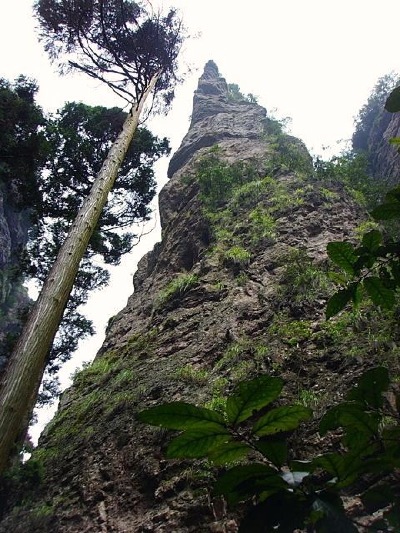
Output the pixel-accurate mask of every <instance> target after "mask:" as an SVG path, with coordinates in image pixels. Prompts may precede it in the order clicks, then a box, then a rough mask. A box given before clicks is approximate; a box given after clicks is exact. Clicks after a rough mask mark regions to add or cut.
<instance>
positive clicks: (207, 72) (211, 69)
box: [201, 59, 220, 79]
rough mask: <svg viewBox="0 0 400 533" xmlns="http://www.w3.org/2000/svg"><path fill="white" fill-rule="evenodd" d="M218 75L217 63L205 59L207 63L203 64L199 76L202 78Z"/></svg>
mask: <svg viewBox="0 0 400 533" xmlns="http://www.w3.org/2000/svg"><path fill="white" fill-rule="evenodd" d="M219 77H220V73H219V70H218V67H217V64H216V63H215V61H213V60H212V59H210V60H209V61H207V63H206V64H205V66H204V72H203V75H202V76H201V78H203V79H218V78H219Z"/></svg>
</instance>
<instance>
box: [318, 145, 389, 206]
mask: <svg viewBox="0 0 400 533" xmlns="http://www.w3.org/2000/svg"><path fill="white" fill-rule="evenodd" d="M368 165H369V163H368V158H367V156H366V155H365V154H364V153H357V152H353V151H348V152H343V154H342V155H340V156H334V157H333V158H332V159H330V160H329V161H324V160H322V159H320V158H316V159H315V160H314V172H315V175H316V177H317V178H318V179H319V180H321V181H323V182H325V181H326V182H334V183H335V182H337V183H341V184H343V185H344V186H345V188H346V191H347V192H348V193H349V194H350V195H351V196H352V197H353V198H354V200H355V201H356V202H357V203H358V204H360V205H362V206H368V207H373V206H374V205H376V202H377V201H378V200H379V198H380V196H381V194H382V190H383V188H384V187H383V186H382V184H381V183H379V182H377V180H376V179H374V178H372V177H371V176H370V173H369V169H368ZM323 190H326V189H323ZM331 199H332V196H331Z"/></svg>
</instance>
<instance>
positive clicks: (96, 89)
mask: <svg viewBox="0 0 400 533" xmlns="http://www.w3.org/2000/svg"><path fill="white" fill-rule="evenodd" d="M32 3H33V2H32V0H14V1H12V2H10V1H8V0H1V6H2V7H0V50H1V55H0V76H1V77H5V78H7V79H10V80H12V79H14V78H15V77H17V76H18V75H19V74H24V75H27V76H30V77H33V78H35V79H36V80H37V81H38V83H39V85H40V92H39V95H38V102H39V104H40V105H41V106H42V107H43V108H44V110H45V111H54V110H56V109H57V108H60V107H61V106H62V105H63V103H64V102H66V101H83V102H84V103H86V104H91V105H105V106H107V105H121V106H123V105H124V104H123V102H120V101H118V99H117V97H116V96H115V95H114V93H112V91H110V90H108V89H107V88H105V87H102V86H101V85H100V83H98V82H95V81H93V80H90V79H88V78H86V77H85V76H83V75H77V76H68V77H64V78H61V77H59V76H58V75H57V73H56V72H55V71H54V68H53V67H52V66H51V65H50V63H49V61H48V59H47V56H46V55H45V53H44V52H43V50H42V47H41V45H40V43H38V41H37V38H36V34H35V31H34V27H35V22H34V20H33V18H32V14H31V11H32V8H31V6H32ZM152 3H153V5H154V7H156V6H157V5H159V4H162V2H161V1H157V0H153V2H152ZM164 4H165V5H167V4H172V5H174V6H176V7H177V8H179V9H180V10H181V11H182V14H183V17H184V20H185V22H186V26H187V27H188V28H189V32H190V34H191V35H196V34H200V35H199V36H198V37H197V38H196V39H192V40H190V41H189V42H187V43H186V45H185V47H184V50H183V53H182V59H183V61H184V62H185V63H186V64H188V65H189V66H191V67H192V68H193V73H192V74H191V75H190V76H188V77H187V79H186V81H185V83H184V84H183V86H181V87H180V88H179V89H178V91H177V95H176V99H175V101H174V104H173V108H172V111H171V112H170V113H169V115H168V116H167V117H160V118H157V119H156V120H152V121H151V122H150V123H149V124H148V126H149V127H150V128H151V129H152V131H153V132H154V133H157V134H158V135H161V136H167V137H169V138H170V139H171V144H172V147H173V150H176V149H177V148H178V146H179V144H180V141H181V140H182V137H183V135H184V134H185V133H186V131H187V129H188V126H189V115H190V113H191V110H192V97H193V91H194V90H195V88H196V86H197V80H198V78H199V76H200V75H201V73H202V71H203V67H204V64H205V63H206V62H207V61H208V60H209V59H213V60H214V61H215V62H216V63H217V65H218V67H219V70H220V72H221V74H222V75H223V76H224V77H225V78H226V79H227V81H228V82H231V83H237V84H238V85H239V86H240V88H241V90H242V92H244V93H249V92H251V93H253V94H255V95H256V96H257V97H258V99H259V103H260V104H261V105H263V106H264V107H266V108H267V110H270V109H272V108H278V114H279V115H280V116H290V117H292V119H293V121H292V127H291V131H292V134H293V135H296V136H298V137H300V138H301V139H302V140H303V141H304V142H305V143H306V144H307V146H308V148H309V149H310V150H312V152H313V153H319V154H321V153H322V147H323V146H330V147H333V148H334V149H335V146H336V141H338V140H340V139H349V138H350V137H351V134H352V130H353V117H354V116H355V115H356V114H357V112H358V110H359V109H360V107H361V106H362V105H363V104H364V103H365V102H366V100H367V98H368V95H369V93H370V91H371V89H372V87H373V86H374V85H375V83H376V81H377V79H378V78H379V77H380V76H382V75H384V74H387V73H389V72H390V71H397V72H400V64H399V20H400V2H399V1H398V0H380V1H379V2H377V1H376V0H335V1H334V2H328V1H323V0H246V2H239V1H236V0H198V1H196V0H186V1H185V0H175V1H173V0H171V1H170V2H164ZM0 135H1V132H0ZM166 167H167V161H164V162H162V163H161V164H159V165H158V167H157V175H158V182H159V186H162V184H164V183H165V181H166ZM159 235H160V232H159V229H158V230H157V231H154V232H152V234H151V235H149V236H148V237H146V238H143V240H142V242H141V244H140V245H139V246H138V247H136V248H135V249H134V250H133V252H132V254H131V256H130V257H126V258H125V259H124V260H123V262H122V265H121V266H120V267H118V269H117V270H116V271H114V273H113V280H112V284H111V286H110V287H109V288H108V289H106V290H103V291H101V292H99V293H96V294H94V295H93V296H92V298H91V301H90V302H89V305H88V307H87V314H88V316H89V317H90V318H92V319H94V320H95V324H96V328H97V330H98V332H99V335H98V336H97V337H96V338H95V339H94V340H93V339H92V340H91V341H90V342H88V343H83V344H82V346H81V348H80V350H79V353H78V357H77V358H75V359H74V360H73V361H72V362H71V363H69V365H68V367H67V370H65V371H64V376H68V375H69V374H70V373H71V372H72V371H73V369H74V368H75V367H76V366H77V365H78V364H79V363H78V361H77V359H79V360H81V359H84V360H89V359H91V358H93V357H94V355H95V352H96V350H97V349H98V348H99V346H100V345H101V343H102V340H103V330H104V326H105V324H106V323H107V320H108V318H109V317H110V316H112V315H114V314H115V313H116V312H117V311H118V310H120V309H121V308H123V307H124V305H125V303H126V300H127V298H128V297H129V295H130V294H131V293H132V274H133V272H134V270H135V268H136V263H137V261H138V259H140V257H141V256H142V255H143V254H144V253H145V252H146V251H147V250H149V249H151V248H152V246H153V244H154V242H156V241H157V240H159ZM64 383H67V381H64Z"/></svg>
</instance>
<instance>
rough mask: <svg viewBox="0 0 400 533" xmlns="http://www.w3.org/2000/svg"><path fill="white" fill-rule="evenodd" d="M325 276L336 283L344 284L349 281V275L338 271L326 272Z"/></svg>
mask: <svg viewBox="0 0 400 533" xmlns="http://www.w3.org/2000/svg"><path fill="white" fill-rule="evenodd" d="M327 276H328V278H329V279H330V280H331V281H333V282H334V283H337V284H338V285H346V284H347V282H348V281H349V277H348V276H347V275H346V274H343V273H339V272H328V273H327Z"/></svg>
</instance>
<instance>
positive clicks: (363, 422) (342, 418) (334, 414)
mask: <svg viewBox="0 0 400 533" xmlns="http://www.w3.org/2000/svg"><path fill="white" fill-rule="evenodd" d="M378 425H379V415H377V414H376V413H366V412H365V411H364V410H363V408H362V406H360V405H357V404H353V403H350V402H348V403H346V402H344V403H341V404H339V405H336V406H335V407H332V408H331V409H329V410H328V411H327V412H326V413H325V415H324V416H323V417H322V419H321V421H320V424H319V433H320V434H321V435H325V433H326V432H327V431H329V430H330V429H336V428H338V427H341V426H342V427H345V428H346V427H351V428H355V429H358V430H359V431H361V432H363V433H366V434H367V435H372V434H374V435H375V434H376V432H377V429H378Z"/></svg>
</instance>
